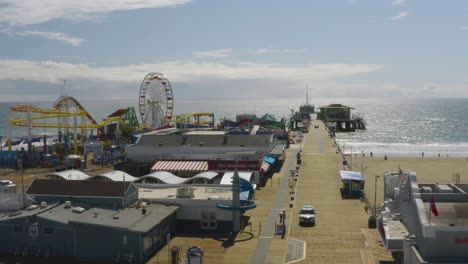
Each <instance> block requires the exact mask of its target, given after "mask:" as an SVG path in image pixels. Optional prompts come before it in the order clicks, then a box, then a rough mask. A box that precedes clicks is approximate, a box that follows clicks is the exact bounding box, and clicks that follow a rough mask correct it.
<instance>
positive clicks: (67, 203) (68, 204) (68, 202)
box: [65, 201, 71, 209]
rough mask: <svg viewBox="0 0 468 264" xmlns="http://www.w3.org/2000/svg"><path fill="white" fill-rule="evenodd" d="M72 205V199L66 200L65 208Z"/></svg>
mask: <svg viewBox="0 0 468 264" xmlns="http://www.w3.org/2000/svg"><path fill="white" fill-rule="evenodd" d="M70 207H71V202H70V201H65V208H66V209H68V208H70Z"/></svg>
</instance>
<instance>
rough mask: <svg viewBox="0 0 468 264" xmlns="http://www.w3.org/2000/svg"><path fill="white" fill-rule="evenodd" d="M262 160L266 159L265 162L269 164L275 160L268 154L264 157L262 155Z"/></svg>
mask: <svg viewBox="0 0 468 264" xmlns="http://www.w3.org/2000/svg"><path fill="white" fill-rule="evenodd" d="M263 160H264V161H266V162H268V163H270V164H273V163H275V161H276V159H275V158H273V157H270V156H265V157H263Z"/></svg>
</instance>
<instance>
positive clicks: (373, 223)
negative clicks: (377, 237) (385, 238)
mask: <svg viewBox="0 0 468 264" xmlns="http://www.w3.org/2000/svg"><path fill="white" fill-rule="evenodd" d="M367 226H368V227H369V228H370V229H375V228H377V218H375V216H373V215H371V217H369V220H368V222H367Z"/></svg>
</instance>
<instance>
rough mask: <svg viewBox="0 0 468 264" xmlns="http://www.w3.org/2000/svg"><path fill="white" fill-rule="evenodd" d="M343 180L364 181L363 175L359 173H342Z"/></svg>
mask: <svg viewBox="0 0 468 264" xmlns="http://www.w3.org/2000/svg"><path fill="white" fill-rule="evenodd" d="M340 176H341V180H353V181H363V178H362V174H361V173H360V172H357V171H340Z"/></svg>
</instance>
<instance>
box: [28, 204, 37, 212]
mask: <svg viewBox="0 0 468 264" xmlns="http://www.w3.org/2000/svg"><path fill="white" fill-rule="evenodd" d="M37 208H39V205H37V204H31V205H30V206H28V207H26V211H32V210H34V209H37Z"/></svg>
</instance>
